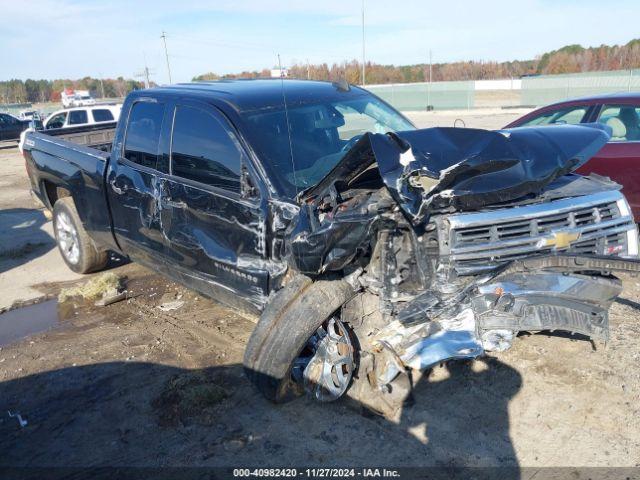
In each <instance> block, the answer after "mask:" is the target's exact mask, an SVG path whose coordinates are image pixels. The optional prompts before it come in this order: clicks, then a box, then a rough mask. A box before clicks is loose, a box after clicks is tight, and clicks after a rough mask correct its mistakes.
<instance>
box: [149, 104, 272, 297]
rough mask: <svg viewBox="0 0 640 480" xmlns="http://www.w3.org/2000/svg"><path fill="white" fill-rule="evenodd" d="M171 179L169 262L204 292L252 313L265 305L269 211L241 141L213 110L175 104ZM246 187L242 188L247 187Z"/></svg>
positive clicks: (166, 191)
mask: <svg viewBox="0 0 640 480" xmlns="http://www.w3.org/2000/svg"><path fill="white" fill-rule="evenodd" d="M172 110H173V111H172V116H171V138H170V142H169V145H168V146H167V148H168V154H169V155H168V159H169V175H168V176H167V177H166V179H164V180H163V181H162V182H161V183H162V186H161V211H162V215H161V218H162V233H163V235H164V238H165V241H166V242H167V243H166V247H167V249H168V252H167V256H169V257H170V261H171V262H172V264H174V265H175V266H177V267H178V268H179V269H180V270H181V271H182V272H183V274H184V275H185V277H187V278H186V280H185V281H187V282H189V281H190V282H191V283H192V286H193V287H194V288H197V289H198V290H200V291H202V292H203V293H205V294H207V295H210V296H213V297H222V298H221V300H223V301H226V302H227V303H231V304H238V297H242V298H243V299H244V300H246V301H248V302H249V303H250V304H251V305H253V306H254V307H257V308H259V307H260V306H262V304H263V303H264V300H265V298H266V295H267V293H268V291H267V289H268V281H269V274H268V271H267V267H266V266H265V265H266V264H267V262H265V260H266V258H265V250H266V248H265V244H266V238H265V234H266V232H265V230H266V227H265V216H266V215H265V210H266V208H264V206H263V205H264V202H261V198H260V195H259V194H258V189H257V188H255V186H256V185H257V183H256V180H255V179H256V178H258V177H257V175H256V174H255V172H254V170H253V168H252V166H251V165H250V162H249V159H248V155H247V154H246V151H245V149H244V148H243V146H242V144H241V142H240V139H239V137H238V135H237V133H236V131H235V129H234V128H233V127H232V125H231V124H230V123H229V122H228V121H227V119H226V117H224V115H223V114H222V113H221V112H220V111H218V110H217V109H216V108H215V107H213V106H211V105H208V104H204V103H199V102H191V101H187V100H185V101H179V102H176V103H175V104H174V106H173V109H172ZM243 187H244V188H243Z"/></svg>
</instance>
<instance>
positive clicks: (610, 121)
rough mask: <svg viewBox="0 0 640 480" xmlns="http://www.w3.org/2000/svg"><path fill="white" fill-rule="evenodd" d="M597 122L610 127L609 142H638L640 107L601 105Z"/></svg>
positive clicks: (639, 136)
mask: <svg viewBox="0 0 640 480" xmlns="http://www.w3.org/2000/svg"><path fill="white" fill-rule="evenodd" d="M598 122H599V123H603V124H605V125H608V126H609V127H611V140H610V141H611V142H633V141H640V105H603V106H602V110H601V111H600V116H599V117H598Z"/></svg>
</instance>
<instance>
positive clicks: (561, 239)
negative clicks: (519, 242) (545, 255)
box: [539, 232, 580, 249]
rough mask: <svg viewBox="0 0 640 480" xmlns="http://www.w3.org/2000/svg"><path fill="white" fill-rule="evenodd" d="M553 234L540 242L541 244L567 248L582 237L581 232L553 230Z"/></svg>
mask: <svg viewBox="0 0 640 480" xmlns="http://www.w3.org/2000/svg"><path fill="white" fill-rule="evenodd" d="M552 235H553V236H552V237H551V238H543V239H542V240H541V241H540V242H539V246H540V247H552V248H555V249H562V248H567V247H568V246H569V245H571V244H572V243H573V242H575V241H576V240H578V239H579V238H580V233H579V232H552Z"/></svg>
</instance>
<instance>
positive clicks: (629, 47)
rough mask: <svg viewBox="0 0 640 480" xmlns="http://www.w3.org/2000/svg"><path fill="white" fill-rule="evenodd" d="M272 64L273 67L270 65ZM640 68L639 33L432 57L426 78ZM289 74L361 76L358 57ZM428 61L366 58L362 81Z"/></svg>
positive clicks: (407, 72)
mask: <svg viewBox="0 0 640 480" xmlns="http://www.w3.org/2000/svg"><path fill="white" fill-rule="evenodd" d="M274 68H277V67H274ZM632 68H640V39H635V40H631V41H630V42H628V43H627V44H625V45H613V46H609V45H601V46H599V47H589V48H584V47H582V46H580V45H567V46H565V47H562V48H560V49H558V50H553V51H551V52H547V53H545V54H543V55H540V56H538V57H536V58H535V59H533V60H515V61H509V62H492V61H490V62H485V61H466V62H449V63H434V64H433V65H431V79H432V81H434V82H438V81H450V80H489V79H498V78H520V77H522V76H527V75H544V74H560V73H577V72H591V71H607V70H625V69H632ZM288 70H289V77H292V78H309V79H312V80H329V81H336V80H340V79H345V80H346V81H347V82H349V83H353V84H359V83H360V82H361V72H362V63H360V62H359V61H358V60H351V61H348V62H342V63H334V64H332V65H329V64H327V63H322V64H306V63H300V62H294V63H293V65H291V66H290V67H289V68H288ZM429 70H430V68H429V64H427V63H420V64H416V65H402V66H396V65H380V64H377V63H373V62H367V63H366V68H365V71H366V79H365V80H366V83H367V84H380V83H412V82H426V81H428V80H429ZM270 74H271V71H270V70H269V69H266V68H265V69H262V70H260V71H258V70H255V71H244V72H239V73H230V74H225V75H218V74H216V73H213V72H209V73H205V74H203V75H198V76H197V77H195V78H194V79H193V80H195V81H197V80H217V79H231V78H259V77H269V76H270Z"/></svg>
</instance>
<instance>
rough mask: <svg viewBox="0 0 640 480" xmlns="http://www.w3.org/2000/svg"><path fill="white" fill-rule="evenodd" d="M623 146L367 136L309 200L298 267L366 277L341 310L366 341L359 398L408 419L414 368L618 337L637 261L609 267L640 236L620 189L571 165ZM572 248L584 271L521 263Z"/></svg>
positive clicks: (294, 231)
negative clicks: (549, 335) (558, 341)
mask: <svg viewBox="0 0 640 480" xmlns="http://www.w3.org/2000/svg"><path fill="white" fill-rule="evenodd" d="M608 138H609V134H608V132H607V131H606V129H602V128H585V127H570V126H563V127H555V128H554V127H550V128H544V129H540V128H538V129H522V130H513V131H498V132H489V131H483V130H469V129H465V130H461V129H440V128H434V129H428V130H417V131H412V132H403V133H398V134H386V135H382V134H366V135H364V136H363V137H362V138H361V139H360V140H359V141H358V142H357V143H356V145H355V146H354V147H353V148H352V149H351V150H350V151H349V152H348V153H347V154H346V155H345V156H344V158H343V159H342V160H341V161H340V162H339V163H338V164H337V165H336V167H335V168H334V169H333V170H332V171H331V172H330V173H329V174H328V175H327V176H326V177H325V178H324V179H323V180H322V181H321V182H320V183H319V184H318V185H316V186H315V187H313V188H311V189H308V190H307V191H305V192H303V193H301V194H300V196H299V200H300V204H301V207H300V212H299V215H298V216H297V218H295V219H294V221H293V223H292V224H291V226H290V228H289V230H288V235H289V236H288V239H287V240H288V242H287V250H286V253H287V259H288V261H289V264H290V266H291V267H293V268H294V269H295V270H297V271H300V272H303V273H306V274H308V275H318V274H324V273H327V272H332V271H333V272H350V271H353V272H355V273H354V274H352V275H351V282H352V283H353V284H354V297H353V299H352V300H351V301H349V302H348V303H347V304H346V305H345V306H344V307H343V308H342V310H341V315H342V317H341V319H342V321H345V322H348V324H349V325H351V326H352V328H353V332H354V335H355V336H356V337H357V339H358V343H359V347H360V352H359V356H360V365H359V373H358V375H357V376H356V377H355V378H354V382H353V387H352V388H351V389H350V391H349V395H350V396H352V397H354V398H357V399H358V401H359V402H360V403H363V404H365V405H369V406H370V407H371V408H372V409H374V410H376V411H380V412H381V413H383V414H385V415H388V416H393V415H394V413H395V412H397V409H398V408H399V405H401V403H402V402H401V401H400V400H402V399H403V398H404V397H406V395H407V394H408V392H409V391H410V385H411V383H412V381H413V380H412V378H411V377H412V376H415V375H416V373H415V372H419V371H423V370H425V369H428V368H430V367H432V366H434V365H437V364H439V363H441V362H443V361H446V360H450V359H464V358H467V359H470V358H475V357H477V356H479V355H482V354H483V353H484V352H485V351H504V350H506V349H508V348H509V347H510V346H511V343H512V341H513V339H514V338H515V336H516V335H517V333H518V332H520V331H523V330H527V331H540V330H564V331H569V332H573V333H581V334H584V335H588V336H590V337H592V338H596V339H602V340H606V339H607V336H608V316H607V312H608V309H609V306H610V305H611V302H612V301H613V300H614V299H615V298H616V297H617V296H618V295H619V294H620V292H621V283H620V281H619V280H618V279H617V278H615V277H613V276H612V274H611V272H612V270H614V271H615V270H622V271H634V270H637V269H638V263H637V261H636V262H633V261H624V260H621V261H619V262H620V263H619V264H617V265H616V266H615V268H614V267H612V266H611V265H609V264H607V263H606V262H605V263H603V261H602V259H603V258H611V257H606V256H608V255H623V256H629V257H635V256H637V253H638V237H637V230H636V226H635V223H634V220H633V217H632V216H631V213H630V210H629V207H628V204H627V203H626V201H625V200H624V197H623V196H622V195H621V194H620V192H619V186H617V185H616V184H614V183H613V182H610V181H608V180H607V179H603V178H601V177H586V178H585V177H581V176H578V175H573V174H571V172H572V171H573V170H575V169H576V168H578V167H579V166H580V165H582V164H584V162H586V161H587V160H588V159H589V158H590V157H591V156H592V155H593V154H595V153H596V152H597V151H598V150H599V149H600V148H601V147H602V145H604V144H605V143H606V142H607V140H608ZM562 254H564V255H568V254H574V255H575V256H574V257H571V258H574V259H575V261H576V262H578V264H579V265H580V266H581V267H580V268H578V269H569V268H562V267H559V266H558V265H557V264H554V262H553V261H551V262H548V265H544V264H543V265H541V267H540V268H539V269H537V270H536V271H528V270H526V269H525V268H519V266H521V264H520V263H518V262H519V261H520V260H522V259H527V258H541V259H545V258H549V259H552V258H562V257H560V256H559V255H562ZM580 254H583V255H582V256H581V255H580ZM594 255H599V256H594ZM356 269H357V271H356ZM325 356H326V355H325ZM323 358H324V357H323ZM325 360H326V359H325ZM313 362H317V359H316V358H314V359H313V360H312V361H311V363H310V365H311V364H312V363H313ZM327 371H329V370H327ZM411 372H413V373H411ZM402 378H404V380H402ZM319 383H320V386H318V384H314V385H312V386H311V387H307V388H308V389H309V390H310V391H312V392H313V394H314V396H316V397H318V398H319V397H321V396H322V395H329V393H330V390H331V389H333V388H334V387H335V385H334V384H332V383H331V382H328V381H324V382H322V381H320V380H319ZM322 385H324V386H325V388H324V391H323V392H322V393H319V392H320V391H322V390H323V389H322V388H321V387H322Z"/></svg>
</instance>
